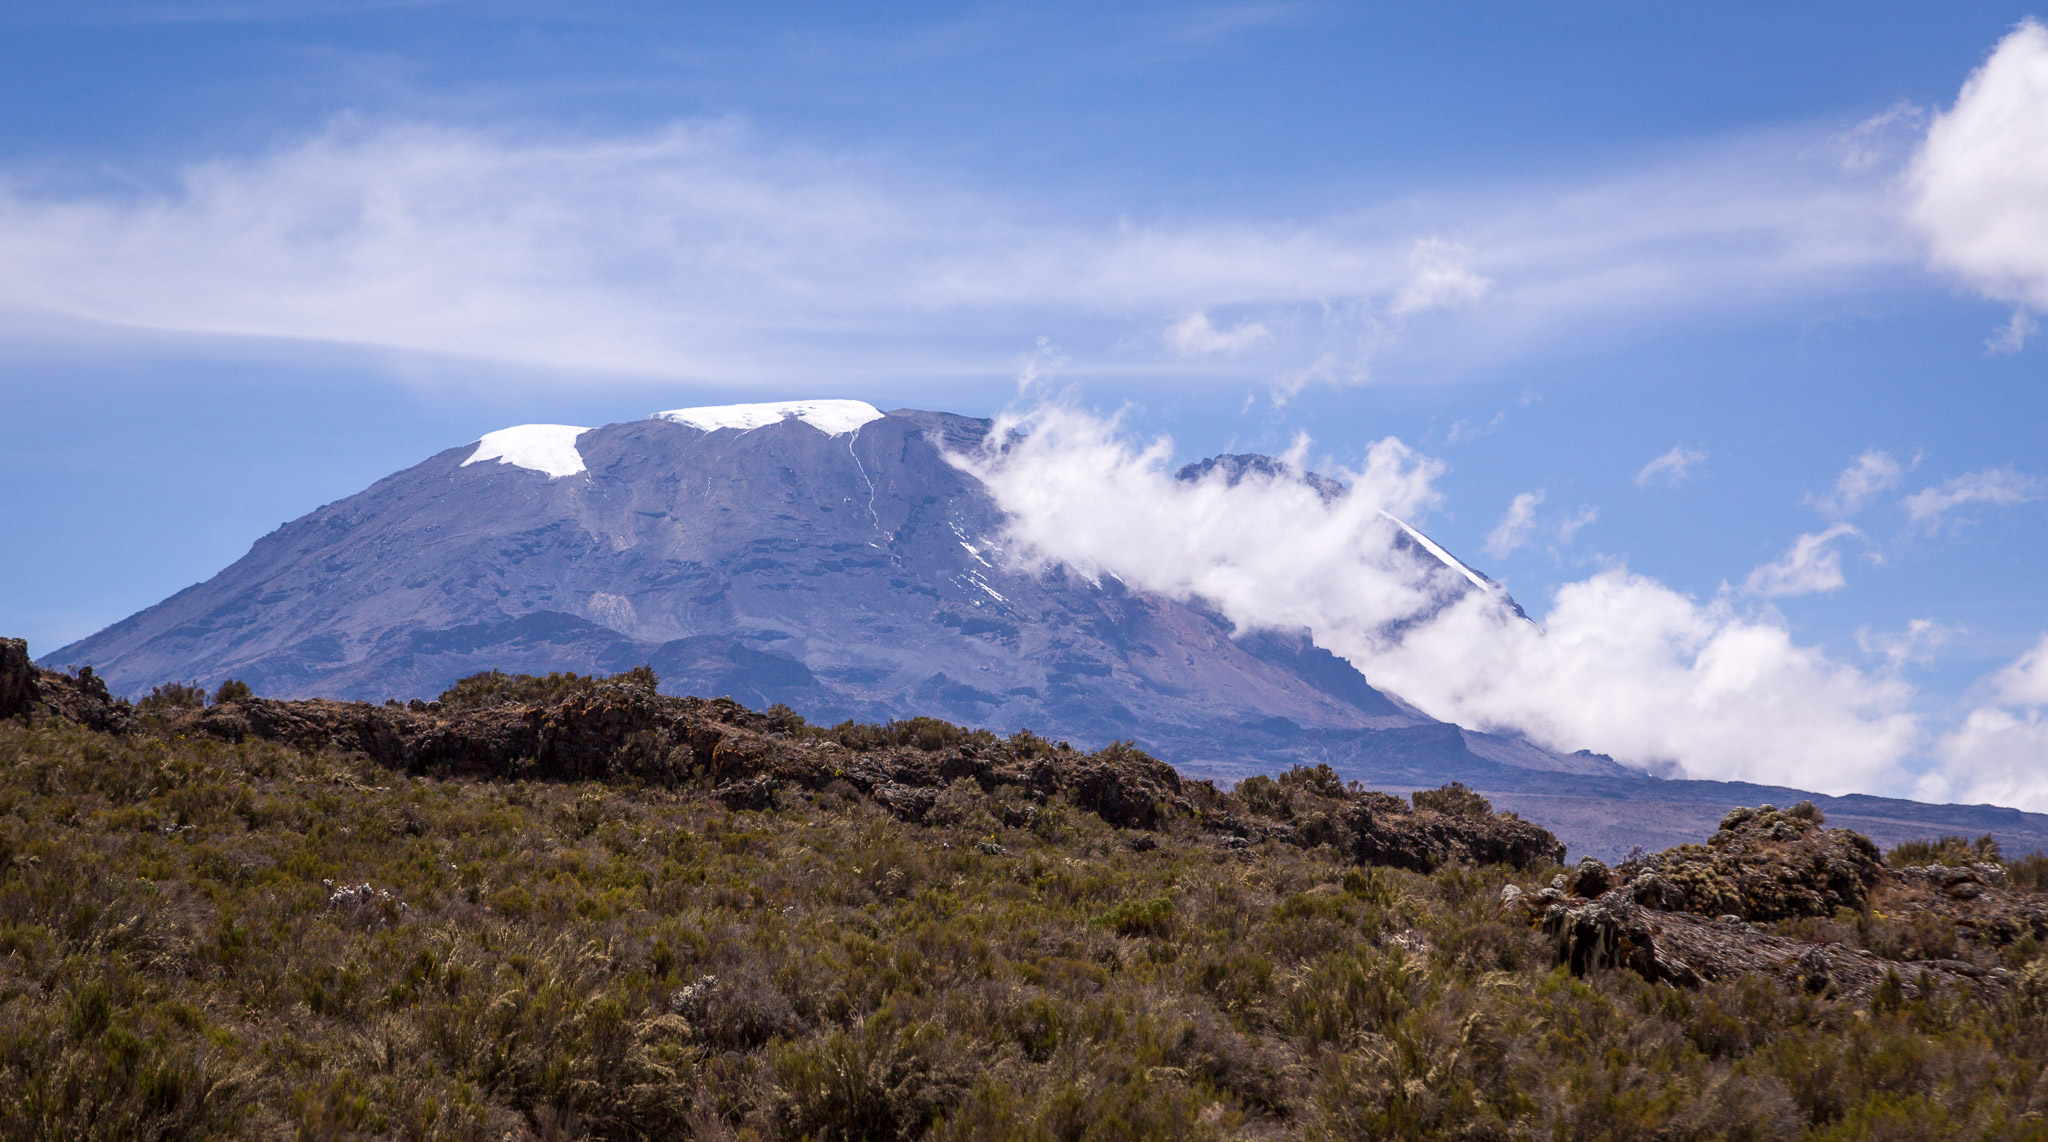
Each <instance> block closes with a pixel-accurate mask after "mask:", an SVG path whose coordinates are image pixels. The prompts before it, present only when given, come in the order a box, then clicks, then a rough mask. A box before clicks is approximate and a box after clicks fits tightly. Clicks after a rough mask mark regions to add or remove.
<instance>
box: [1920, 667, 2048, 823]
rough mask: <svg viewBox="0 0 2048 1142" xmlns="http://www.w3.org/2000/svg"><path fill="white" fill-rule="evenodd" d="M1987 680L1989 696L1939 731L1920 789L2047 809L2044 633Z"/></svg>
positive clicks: (1939, 794)
mask: <svg viewBox="0 0 2048 1142" xmlns="http://www.w3.org/2000/svg"><path fill="white" fill-rule="evenodd" d="M1988 681H1989V687H1988V688H1989V690H1990V692H1991V701H1990V702H1988V703H1986V704H1984V705H1981V706H1978V707H1977V708H1976V709H1973V710H1971V711H1970V712H1969V714H1968V715H1967V716H1966V717H1965V718H1964V719H1963V722H1962V724H1961V725H1959V726H1957V727H1956V728H1955V729H1953V730H1951V731H1950V732H1948V733H1947V734H1944V735H1943V736H1942V738H1941V741H1940V744H1939V745H1938V746H1937V747H1936V751H1935V752H1936V756H1937V758H1938V759H1939V761H1940V768H1939V769H1937V770H1936V771H1935V772H1933V773H1931V774H1929V775H1928V776H1927V777H1926V779H1924V780H1923V781H1922V782H1921V787H1920V792H1921V794H1922V795H1923V796H1928V797H1938V798H1946V799H1954V800H1960V801H1989V802H1993V803H1995V804H1999V805H2012V806H2015V807H2017V808H2021V809H2032V810H2035V811H2037V812H2048V634H2044V635H2042V636H2041V638H2040V640H2039V641H2037V642H2035V643H2034V645H2033V646H2032V647H2031V648H2030V649H2029V650H2027V652H2026V653H2024V654H2022V655H2020V657H2019V658H2017V659H2016V660H2014V661H2013V662H2012V663H2010V664H2009V665H2007V666H2006V667H2005V668H2004V669H2002V670H2000V671H1998V672H1997V673H1995V674H1993V675H1992V676H1991V678H1990V679H1989V680H1988Z"/></svg>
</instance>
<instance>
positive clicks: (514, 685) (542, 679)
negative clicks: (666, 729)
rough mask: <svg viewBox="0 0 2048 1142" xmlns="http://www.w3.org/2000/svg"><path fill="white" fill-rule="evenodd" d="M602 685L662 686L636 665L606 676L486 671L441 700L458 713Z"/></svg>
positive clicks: (544, 700) (562, 695)
mask: <svg viewBox="0 0 2048 1142" xmlns="http://www.w3.org/2000/svg"><path fill="white" fill-rule="evenodd" d="M601 685H615V686H633V687H637V688H639V689H642V690H654V689H657V688H658V687H659V686H660V685H661V676H660V675H658V674H656V673H655V672H654V668H653V667H650V666H635V667H634V668H633V669H631V670H627V671H624V672H623V673H619V674H613V675H609V676H604V677H600V676H598V675H595V674H588V675H585V674H577V673H575V672H573V671H563V672H561V673H556V674H548V675H534V674H506V673H504V672H502V671H498V670H486V671H484V672H483V673H482V674H472V675H470V676H469V677H467V678H464V679H462V680H461V681H458V682H457V683H456V684H455V685H453V686H450V687H449V688H448V689H446V690H443V691H442V692H441V697H440V699H439V701H440V703H441V705H443V706H445V707H448V708H450V709H457V710H461V709H475V708H477V707H481V706H500V705H521V704H531V705H541V704H546V703H550V702H559V701H561V700H562V699H564V698H569V697H572V696H575V695H578V694H588V693H590V692H591V691H593V690H595V689H597V688H598V687H599V686H601Z"/></svg>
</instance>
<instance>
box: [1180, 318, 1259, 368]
mask: <svg viewBox="0 0 2048 1142" xmlns="http://www.w3.org/2000/svg"><path fill="white" fill-rule="evenodd" d="M1271 340H1273V334H1272V332H1271V331H1270V330H1268V329H1267V328H1266V327H1265V326H1263V325H1260V324H1259V323H1258V322H1256V321H1243V322H1239V323H1238V324H1236V325H1234V326H1232V327H1230V328H1229V329H1218V328H1216V327H1215V326H1214V325H1212V324H1210V323H1209V315H1208V314H1206V313H1199V312H1197V313H1190V314H1188V315H1187V316H1186V317H1183V318H1181V319H1180V320H1179V321H1176V322H1174V323H1173V324H1172V325H1169V326H1167V327H1166V345H1167V348H1169V349H1172V350H1173V351H1174V353H1175V354H1177V355H1179V356H1182V357H1205V356H1208V355H1209V354H1211V353H1242V352H1244V351H1245V350H1247V349H1255V348H1257V347H1258V346H1260V345H1264V344H1266V343H1267V342H1270V341H1271Z"/></svg>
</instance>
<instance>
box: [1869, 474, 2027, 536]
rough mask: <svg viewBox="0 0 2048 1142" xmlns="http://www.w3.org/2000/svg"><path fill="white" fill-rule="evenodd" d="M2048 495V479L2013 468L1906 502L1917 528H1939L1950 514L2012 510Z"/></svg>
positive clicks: (1957, 479) (1967, 477) (1950, 483)
mask: <svg viewBox="0 0 2048 1142" xmlns="http://www.w3.org/2000/svg"><path fill="white" fill-rule="evenodd" d="M2044 493H2048V479H2043V478H2041V477H2039V476H2029V475H2026V474H2025V473H2022V472H2020V471H2018V470H2017V469H2014V468H2011V467H2005V468H1986V469H1984V470H1983V471H1981V472H1966V473H1964V474H1963V475H1960V476H1954V477H1951V478H1949V479H1947V480H1944V481H1942V482H1941V483H1939V484H1936V485H1934V486H1933V487H1931V488H1923V489H1921V490H1920V491H1917V492H1914V493H1913V494H1912V495H1910V496H1907V497H1906V498H1905V500H1904V501H1902V502H1903V503H1904V504H1905V506H1906V515H1907V516H1908V517H1910V518H1911V519H1912V521H1913V522H1914V523H1915V524H1918V525H1920V526H1922V527H1927V528H1935V527H1939V526H1940V525H1941V522H1942V521H1943V520H1944V519H1946V518H1948V516H1949V513H1951V512H1954V511H1955V510H1956V509H1958V508H1964V507H1969V506H1970V505H1973V504H1983V505H1987V506H1990V507H2000V508H2008V507H2013V506H2016V505H2018V504H2023V503H2027V502H2028V501H2030V500H2037V499H2040V498H2041V496H2042V495H2043V494H2044Z"/></svg>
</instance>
